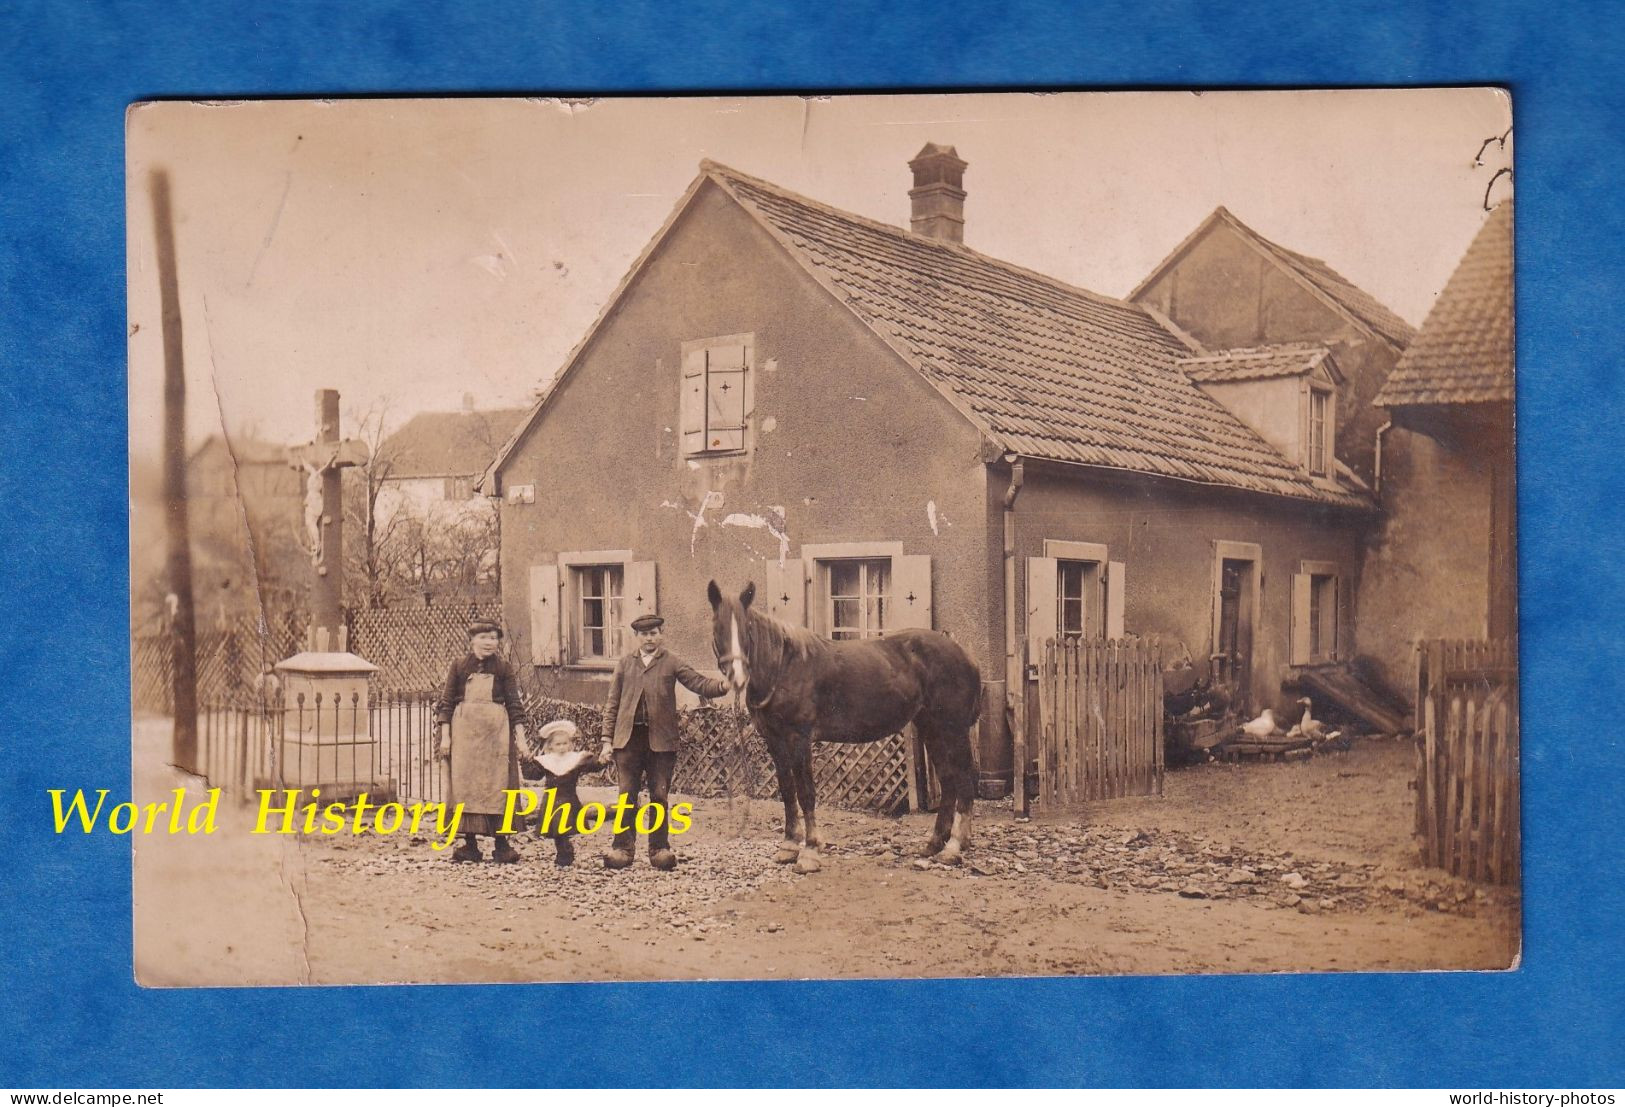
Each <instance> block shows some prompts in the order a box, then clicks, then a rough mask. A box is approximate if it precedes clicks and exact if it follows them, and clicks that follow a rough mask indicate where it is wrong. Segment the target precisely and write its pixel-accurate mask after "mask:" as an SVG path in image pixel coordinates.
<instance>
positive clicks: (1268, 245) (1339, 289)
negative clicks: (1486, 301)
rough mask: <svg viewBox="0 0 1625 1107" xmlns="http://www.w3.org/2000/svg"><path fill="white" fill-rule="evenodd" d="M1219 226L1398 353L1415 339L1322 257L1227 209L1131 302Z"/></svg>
mask: <svg viewBox="0 0 1625 1107" xmlns="http://www.w3.org/2000/svg"><path fill="white" fill-rule="evenodd" d="M1217 223H1223V224H1224V225H1226V226H1228V227H1229V228H1231V229H1232V230H1233V231H1235V232H1236V234H1238V235H1239V236H1240V237H1241V238H1242V240H1243V241H1245V242H1247V243H1249V244H1251V245H1252V246H1253V247H1254V248H1255V249H1257V250H1258V251H1259V252H1260V253H1262V254H1263V255H1264V256H1265V257H1267V258H1269V259H1270V260H1272V261H1274V262H1275V263H1276V264H1277V265H1279V266H1281V268H1283V269H1285V270H1286V271H1287V273H1288V274H1290V275H1291V276H1293V277H1295V278H1296V279H1297V280H1298V281H1299V282H1300V283H1301V284H1303V285H1305V286H1306V287H1307V288H1309V290H1310V291H1311V292H1313V293H1315V294H1316V295H1317V296H1318V297H1319V298H1320V299H1321V300H1323V301H1325V302H1326V303H1328V304H1329V305H1330V306H1331V307H1333V308H1334V309H1335V310H1337V311H1338V312H1339V313H1340V314H1342V315H1343V316H1345V317H1346V318H1348V319H1350V320H1351V321H1353V322H1355V323H1357V324H1359V325H1360V326H1362V327H1364V328H1365V329H1366V330H1368V331H1370V332H1372V333H1373V334H1375V335H1377V336H1378V337H1379V338H1382V339H1383V340H1384V341H1386V342H1387V343H1388V344H1389V345H1391V346H1392V347H1393V348H1394V349H1395V350H1403V349H1404V348H1405V347H1406V346H1407V345H1409V344H1410V341H1411V339H1413V338H1415V337H1416V328H1415V327H1413V326H1411V325H1410V324H1409V323H1407V322H1405V320H1403V319H1401V318H1400V317H1399V316H1397V315H1395V314H1394V313H1393V312H1392V311H1390V310H1389V309H1388V307H1387V306H1386V305H1384V304H1383V303H1381V302H1380V301H1379V300H1377V298H1376V297H1374V296H1372V295H1371V294H1370V293H1369V292H1367V291H1365V290H1364V289H1362V288H1360V287H1359V286H1358V285H1356V284H1354V283H1353V282H1352V281H1350V280H1349V279H1348V278H1347V277H1345V276H1343V275H1342V274H1341V273H1339V272H1337V270H1335V269H1333V268H1332V267H1331V266H1329V265H1327V264H1326V263H1325V262H1324V261H1321V260H1320V259H1319V258H1312V257H1309V256H1308V255H1307V254H1300V253H1298V252H1297V251H1295V250H1288V249H1287V248H1286V247H1285V246H1282V245H1279V244H1278V243H1275V242H1271V241H1270V240H1269V239H1267V238H1265V237H1264V236H1263V235H1261V234H1259V233H1258V232H1257V231H1255V230H1253V229H1252V228H1251V227H1249V226H1248V225H1247V224H1245V223H1243V222H1242V221H1241V220H1240V219H1237V218H1236V217H1235V216H1234V215H1233V214H1231V212H1230V211H1229V210H1228V209H1227V208H1224V207H1218V208H1215V209H1213V214H1212V215H1209V216H1208V217H1207V218H1206V219H1204V220H1202V222H1201V223H1200V224H1199V225H1198V226H1197V228H1196V229H1195V230H1194V231H1192V232H1191V233H1190V234H1188V235H1186V236H1185V238H1184V240H1183V241H1181V242H1180V244H1179V245H1178V246H1175V247H1174V249H1173V251H1172V252H1171V253H1169V255H1168V256H1167V257H1165V258H1163V259H1162V261H1160V262H1158V263H1157V265H1156V267H1155V268H1153V269H1152V270H1151V273H1150V275H1148V276H1147V277H1146V278H1145V279H1144V280H1143V281H1141V282H1140V283H1139V284H1138V285H1136V286H1135V287H1134V291H1133V292H1130V293H1129V294H1128V298H1129V299H1131V300H1134V299H1138V298H1139V296H1140V294H1141V293H1142V292H1144V291H1145V290H1146V289H1147V288H1148V287H1150V286H1151V285H1152V284H1153V283H1154V282H1155V281H1156V280H1157V279H1158V278H1159V277H1161V276H1162V275H1163V273H1165V272H1166V271H1167V270H1168V269H1169V267H1171V266H1172V265H1173V264H1174V262H1176V261H1178V260H1179V259H1180V258H1181V257H1183V256H1184V254H1185V251H1186V250H1187V249H1188V248H1190V247H1191V246H1192V245H1193V244H1195V243H1196V242H1197V240H1199V239H1200V238H1201V237H1202V236H1203V235H1205V234H1206V233H1207V232H1208V230H1209V229H1210V228H1212V227H1213V226H1214V225H1215V224H1217Z"/></svg>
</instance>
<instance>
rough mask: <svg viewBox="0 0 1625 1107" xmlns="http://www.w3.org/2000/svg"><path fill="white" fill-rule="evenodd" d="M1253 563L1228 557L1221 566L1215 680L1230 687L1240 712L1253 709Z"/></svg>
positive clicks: (1214, 657) (1214, 655)
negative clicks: (1250, 701)
mask: <svg viewBox="0 0 1625 1107" xmlns="http://www.w3.org/2000/svg"><path fill="white" fill-rule="evenodd" d="M1252 590H1253V563H1252V562H1251V561H1243V560H1240V559H1238V558H1230V557H1227V558H1225V559H1224V562H1223V563H1222V565H1221V566H1220V569H1219V640H1218V642H1217V643H1216V644H1215V648H1214V651H1213V661H1214V667H1215V673H1214V683H1216V684H1222V685H1225V686H1226V687H1228V688H1229V689H1230V694H1231V702H1232V704H1233V705H1234V706H1235V708H1236V709H1237V710H1239V711H1243V712H1245V711H1248V710H1250V705H1249V704H1248V702H1247V701H1248V700H1249V698H1250V696H1249V694H1248V691H1249V689H1250V688H1251V687H1252V668H1253V594H1252Z"/></svg>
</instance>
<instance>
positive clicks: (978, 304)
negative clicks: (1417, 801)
mask: <svg viewBox="0 0 1625 1107" xmlns="http://www.w3.org/2000/svg"><path fill="white" fill-rule="evenodd" d="M705 181H710V182H714V183H715V184H716V185H718V186H720V187H721V188H723V189H724V190H725V191H726V192H727V193H728V195H730V196H732V197H733V198H734V199H735V200H737V201H738V203H739V204H740V206H741V207H742V208H743V209H744V210H745V211H746V212H748V213H749V214H750V215H752V216H753V217H754V218H756V219H757V220H758V221H759V223H760V224H761V225H762V226H763V227H764V228H765V229H766V230H767V231H768V233H769V234H771V235H772V237H773V238H774V239H775V240H777V241H778V242H779V243H780V244H781V245H782V246H783V247H784V248H785V249H786V251H787V252H788V253H789V254H790V255H791V257H793V258H794V259H795V260H796V261H797V262H799V263H800V264H801V265H802V267H803V268H804V269H805V270H806V271H807V272H808V273H809V274H810V275H811V276H812V277H813V278H814V279H816V280H817V281H818V282H819V284H820V285H822V286H823V287H824V288H825V289H826V290H827V291H828V292H829V293H830V294H831V295H832V296H834V297H835V298H836V299H837V300H838V301H839V302H841V303H842V304H844V305H845V306H846V307H847V308H848V309H849V310H851V311H852V312H853V313H854V314H855V315H856V316H857V317H858V318H859V319H861V320H862V321H863V322H864V323H865V324H866V325H867V326H868V327H869V328H870V329H871V330H873V331H874V332H875V333H876V334H877V335H878V336H880V338H881V339H882V340H883V341H885V342H886V343H887V344H888V345H889V346H890V348H891V349H892V350H893V351H894V352H895V353H896V354H897V355H898V356H899V357H900V358H901V359H902V360H903V361H904V362H905V363H907V364H908V365H911V366H912V367H913V368H915V369H916V370H917V371H918V372H919V373H920V374H921V375H922V376H924V377H925V379H926V380H928V381H929V382H930V383H931V384H932V385H934V386H935V387H936V388H937V390H938V391H939V392H940V393H941V394H942V395H943V396H944V397H946V398H947V399H948V401H949V402H950V403H951V404H953V405H954V407H955V408H956V409H958V410H959V412H960V413H961V414H962V415H964V416H965V417H966V418H967V419H969V420H970V421H971V422H972V423H973V424H975V425H977V426H978V428H979V429H980V430H981V431H982V433H983V434H984V435H985V436H986V437H987V438H988V439H989V440H990V441H991V442H992V443H993V444H994V445H995V446H996V447H998V448H999V449H1001V450H1003V451H1006V452H1012V453H1015V454H1019V455H1021V456H1024V457H1029V458H1034V459H1045V460H1052V461H1058V462H1072V463H1080V464H1085V465H1091V466H1099V467H1104V468H1110V469H1117V470H1124V471H1128V472H1135V473H1145V474H1152V475H1156V476H1162V477H1170V478H1174V479H1179V480H1187V481H1194V482H1198V483H1202V484H1210V485H1222V486H1227V487H1231V488H1240V489H1246V490H1249V491H1254V492H1263V493H1269V494H1272V495H1278V496H1287V497H1292V498H1294V499H1300V500H1306V501H1312V502H1318V503H1331V504H1344V505H1348V506H1359V507H1367V506H1370V505H1371V501H1370V500H1369V498H1367V497H1366V496H1364V495H1363V494H1361V493H1359V492H1357V491H1354V490H1352V489H1348V488H1343V487H1329V486H1327V485H1325V484H1324V483H1317V482H1315V481H1313V480H1311V479H1310V478H1309V477H1308V475H1307V474H1305V473H1304V472H1303V470H1302V469H1300V468H1299V467H1298V466H1296V465H1295V464H1293V463H1292V462H1290V461H1288V460H1287V459H1286V458H1285V457H1283V456H1282V455H1281V454H1280V453H1279V452H1278V451H1277V450H1276V449H1275V448H1274V447H1273V446H1271V445H1269V444H1268V443H1267V442H1265V441H1264V440H1263V439H1262V438H1261V437H1259V435H1258V434H1256V433H1255V432H1254V431H1253V430H1252V429H1251V428H1249V427H1248V426H1247V425H1246V424H1244V423H1243V422H1241V420H1240V419H1238V418H1237V417H1236V416H1235V415H1233V414H1232V413H1231V412H1230V411H1229V410H1227V409H1226V408H1224V407H1223V406H1222V405H1220V404H1219V403H1218V402H1216V401H1215V400H1213V399H1212V398H1211V397H1210V396H1208V395H1207V394H1206V393H1205V392H1203V391H1202V390H1201V389H1200V388H1198V387H1197V386H1196V385H1195V384H1194V383H1192V381H1191V380H1190V378H1188V377H1187V376H1186V375H1185V374H1184V373H1183V372H1181V371H1180V368H1179V364H1178V363H1179V360H1180V359H1181V358H1182V357H1184V356H1185V355H1187V354H1189V353H1190V348H1189V347H1188V346H1187V345H1186V344H1185V343H1184V342H1183V341H1181V340H1180V339H1179V338H1178V337H1176V335H1175V334H1174V333H1173V332H1172V331H1171V330H1170V329H1169V328H1168V327H1166V326H1164V325H1163V323H1162V322H1161V321H1160V320H1159V319H1158V317H1157V316H1155V315H1154V314H1153V313H1152V312H1150V311H1148V310H1147V309H1145V308H1142V307H1140V306H1138V305H1135V304H1130V303H1125V302H1123V301H1121V300H1114V299H1111V298H1109V297H1106V296H1100V295H1097V294H1095V293H1092V292H1087V291H1084V290H1083V289H1080V288H1075V287H1073V286H1071V285H1067V284H1063V283H1062V282H1060V281H1058V280H1055V279H1053V278H1051V277H1046V276H1043V275H1041V274H1039V273H1035V272H1032V271H1031V270H1028V269H1023V268H1020V267H1019V266H1015V265H1011V264H1009V263H1007V262H1003V261H999V260H997V259H995V258H990V257H987V256H985V255H983V254H980V253H977V252H976V251H975V250H971V249H969V248H967V247H965V246H963V245H960V244H958V243H950V242H945V241H943V240H940V239H936V238H931V237H928V236H923V235H918V234H913V233H911V232H908V231H905V230H903V229H901V228H898V227H893V226H890V225H887V224H884V223H879V222H876V221H873V220H869V219H865V218H863V217H861V216H857V215H853V214H850V213H848V212H844V211H841V210H839V209H837V208H832V207H829V206H827V205H825V204H821V203H818V202H817V201H813V200H809V199H806V198H805V197H801V196H797V195H796V194H794V193H791V192H788V191H786V190H785V189H782V188H779V187H778V186H776V185H773V184H769V183H768V182H766V181H762V180H759V179H757V178H754V177H750V176H747V175H745V174H743V173H740V172H738V171H737V170H733V169H730V168H728V167H727V166H723V165H718V164H716V163H714V162H710V161H707V162H704V163H702V164H701V176H700V179H699V180H698V181H696V182H695V187H691V189H690V190H689V193H688V194H687V195H686V196H685V197H684V200H683V201H682V202H681V203H680V204H679V207H678V212H677V213H674V215H673V217H672V219H671V220H670V221H668V223H667V227H666V230H669V229H670V227H671V226H672V225H673V224H674V223H675V221H676V218H677V215H678V214H680V213H681V211H682V210H683V209H684V208H685V207H686V206H687V204H688V202H689V200H690V199H691V198H692V196H693V195H694V192H695V191H696V189H697V187H698V186H699V185H700V184H702V183H703V182H705ZM666 230H663V231H662V232H661V234H659V235H657V236H656V239H655V241H654V242H652V243H651V244H650V247H649V248H648V250H646V251H645V254H644V256H643V259H640V261H639V263H638V264H639V265H641V264H643V262H644V261H645V260H646V259H647V258H648V257H649V256H650V254H651V253H652V251H653V250H654V248H655V247H656V245H658V243H659V241H660V240H661V238H662V237H663V236H664V234H665V233H666ZM636 271H637V267H636V266H635V267H634V270H633V272H634V273H635V272H636ZM630 279H631V278H630V275H629V277H628V280H630ZM622 287H623V288H624V287H625V283H624V282H623V286H622ZM602 318H603V316H601V317H600V319H602ZM590 337H591V336H590V334H589V336H588V339H590ZM588 339H584V340H583V343H582V345H581V346H578V347H577V352H578V353H579V351H580V350H581V349H582V348H584V347H585V345H586V342H587V341H588ZM576 356H577V355H576V354H572V361H571V364H573V362H574V358H575V357H576ZM571 364H567V365H566V366H565V368H564V370H563V371H562V372H561V373H560V375H559V378H557V379H556V381H555V385H554V387H557V382H558V380H562V379H563V377H564V375H565V374H567V373H568V372H569V370H570V368H571ZM548 395H551V390H550V391H549V393H548ZM548 395H544V396H543V397H542V399H541V401H539V403H538V405H537V408H536V409H535V412H533V415H532V418H534V417H535V414H536V413H539V411H540V409H541V408H542V407H543V406H545V404H546V402H547V399H548ZM527 422H528V421H527ZM519 438H520V434H518V433H516V435H515V436H514V439H513V440H512V441H511V442H510V444H509V446H508V447H505V449H504V453H503V454H502V455H501V456H499V458H498V460H497V463H496V465H497V466H498V467H500V465H501V464H502V461H503V460H504V459H505V457H506V455H507V452H508V451H510V450H511V449H512V448H513V446H514V445H515V444H516V443H517V441H518V440H519Z"/></svg>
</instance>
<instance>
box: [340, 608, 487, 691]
mask: <svg viewBox="0 0 1625 1107" xmlns="http://www.w3.org/2000/svg"><path fill="white" fill-rule="evenodd" d="M501 615H502V606H501V605H500V604H498V603H495V602H490V603H483V604H481V603H468V604H446V605H442V606H436V607H378V608H365V609H362V610H359V611H355V612H353V613H352V614H351V616H350V649H351V650H352V651H353V652H355V653H357V654H360V655H361V656H362V657H364V658H366V659H367V660H368V661H370V662H372V663H373V664H374V665H376V666H378V672H377V674H376V675H375V676H374V677H373V681H372V686H373V690H374V691H381V692H405V691H415V690H419V689H424V688H439V687H440V686H441V685H443V684H444V683H445V680H446V672H447V670H448V669H450V668H451V663H452V662H453V661H456V660H457V659H458V658H459V657H461V656H463V654H465V653H467V652H468V624H469V623H470V622H472V621H473V620H475V619H490V620H493V621H495V622H500V621H501Z"/></svg>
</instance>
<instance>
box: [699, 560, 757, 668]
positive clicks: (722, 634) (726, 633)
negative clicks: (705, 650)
mask: <svg viewBox="0 0 1625 1107" xmlns="http://www.w3.org/2000/svg"><path fill="white" fill-rule="evenodd" d="M706 595H707V596H709V597H710V599H711V648H712V649H713V650H714V651H715V652H716V655H717V667H718V668H719V669H721V670H722V673H723V677H724V678H725V679H726V680H727V681H728V683H729V684H730V685H731V686H732V687H733V689H734V691H736V692H743V691H744V690H745V686H746V685H747V684H749V683H750V619H749V617H748V613H749V611H750V602H751V601H752V600H754V599H755V598H756V585H755V584H754V583H752V584H747V585H745V590H744V591H743V592H741V593H739V598H738V599H733V598H731V597H727V596H724V595H723V594H722V589H720V588H718V587H717V582H716V581H714V580H713V581H712V582H711V585H710V587H709V588H707V589H706Z"/></svg>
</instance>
